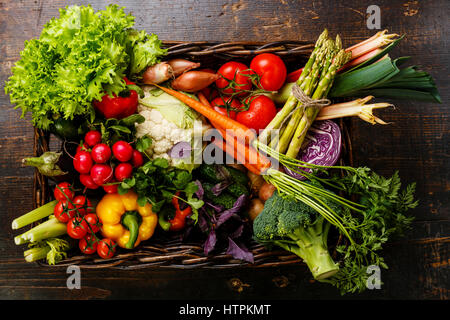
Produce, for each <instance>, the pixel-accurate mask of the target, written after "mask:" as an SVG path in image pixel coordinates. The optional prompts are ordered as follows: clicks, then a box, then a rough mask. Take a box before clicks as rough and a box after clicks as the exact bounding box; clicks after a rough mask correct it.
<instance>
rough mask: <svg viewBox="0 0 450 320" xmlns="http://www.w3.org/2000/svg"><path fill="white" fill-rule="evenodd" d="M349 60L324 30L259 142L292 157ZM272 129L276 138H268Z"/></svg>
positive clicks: (348, 54)
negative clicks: (276, 133)
mask: <svg viewBox="0 0 450 320" xmlns="http://www.w3.org/2000/svg"><path fill="white" fill-rule="evenodd" d="M350 58H351V53H350V52H346V51H345V50H344V49H342V42H341V39H340V37H339V36H337V37H336V39H335V40H332V39H330V38H329V37H328V31H327V30H326V29H325V30H324V31H323V32H322V34H321V35H320V36H319V38H318V39H317V41H316V44H315V47H314V49H313V52H312V53H311V56H310V58H309V60H308V62H307V63H306V65H305V67H304V69H303V72H302V73H301V75H300V77H299V79H298V80H297V82H296V85H295V86H294V87H293V90H292V92H291V93H290V95H289V98H288V99H287V101H286V103H285V104H284V106H283V108H282V110H281V111H280V112H279V113H278V114H277V116H275V118H274V119H273V120H272V121H271V122H270V123H269V125H268V126H267V127H266V129H265V130H264V131H263V132H262V133H261V134H260V135H259V142H262V143H266V144H268V145H269V146H270V147H271V149H276V150H277V151H278V152H279V153H281V154H285V155H286V156H288V157H292V158H295V157H296V156H297V154H298V152H299V150H300V147H301V145H302V143H303V141H304V139H305V137H306V133H307V131H308V129H309V127H310V126H311V124H312V123H313V122H314V120H315V118H316V116H317V114H318V113H319V111H320V109H321V107H323V106H325V105H327V104H329V101H328V100H326V99H325V98H326V97H327V94H328V92H329V91H330V89H331V86H332V84H333V80H334V78H335V76H336V73H337V70H339V69H340V68H341V67H342V66H343V65H344V64H345V63H346V62H347V61H349V59H350ZM274 129H278V130H279V139H275V137H273V136H271V133H272V132H274V131H273V130H274ZM258 144H259V143H258ZM264 149H266V148H264Z"/></svg>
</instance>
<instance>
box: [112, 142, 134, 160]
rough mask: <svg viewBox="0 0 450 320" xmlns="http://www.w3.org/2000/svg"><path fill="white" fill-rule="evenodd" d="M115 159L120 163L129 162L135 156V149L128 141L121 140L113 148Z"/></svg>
mask: <svg viewBox="0 0 450 320" xmlns="http://www.w3.org/2000/svg"><path fill="white" fill-rule="evenodd" d="M112 152H113V155H114V157H116V159H117V160H119V161H120V162H127V161H130V160H131V157H132V156H133V147H132V146H131V145H130V144H129V143H128V142H126V141H123V140H120V141H117V142H116V143H114V145H113V146H112Z"/></svg>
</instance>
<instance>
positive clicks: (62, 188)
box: [53, 182, 75, 200]
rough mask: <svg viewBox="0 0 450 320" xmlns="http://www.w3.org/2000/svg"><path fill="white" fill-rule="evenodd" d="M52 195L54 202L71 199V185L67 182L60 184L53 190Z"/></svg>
mask: <svg viewBox="0 0 450 320" xmlns="http://www.w3.org/2000/svg"><path fill="white" fill-rule="evenodd" d="M53 195H54V196H55V199H56V200H67V199H71V200H72V199H73V197H74V195H75V193H74V192H73V189H72V185H71V184H70V183H68V182H60V183H58V184H57V185H56V187H55V189H54V190H53Z"/></svg>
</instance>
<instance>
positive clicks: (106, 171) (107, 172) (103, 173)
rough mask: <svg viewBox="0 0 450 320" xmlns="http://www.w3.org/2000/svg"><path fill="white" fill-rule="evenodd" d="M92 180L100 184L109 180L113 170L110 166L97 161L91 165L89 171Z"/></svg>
mask: <svg viewBox="0 0 450 320" xmlns="http://www.w3.org/2000/svg"><path fill="white" fill-rule="evenodd" d="M90 175H91V178H92V181H94V183H95V184H96V185H99V186H101V185H102V184H104V183H107V182H109V181H110V180H111V179H112V177H113V170H112V168H111V166H109V165H107V164H103V163H97V164H94V165H93V166H92V169H91V172H90Z"/></svg>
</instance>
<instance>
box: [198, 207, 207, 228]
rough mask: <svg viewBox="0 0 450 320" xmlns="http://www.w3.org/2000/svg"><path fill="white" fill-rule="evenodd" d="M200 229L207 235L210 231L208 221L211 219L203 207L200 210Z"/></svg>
mask: <svg viewBox="0 0 450 320" xmlns="http://www.w3.org/2000/svg"><path fill="white" fill-rule="evenodd" d="M198 213H199V214H198V222H197V224H198V227H199V228H200V231H201V232H203V233H206V232H207V231H208V229H209V223H208V219H209V215H208V213H207V212H206V210H205V208H204V207H201V208H200V209H199V210H198Z"/></svg>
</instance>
